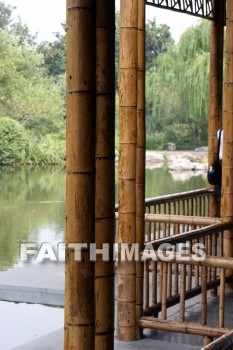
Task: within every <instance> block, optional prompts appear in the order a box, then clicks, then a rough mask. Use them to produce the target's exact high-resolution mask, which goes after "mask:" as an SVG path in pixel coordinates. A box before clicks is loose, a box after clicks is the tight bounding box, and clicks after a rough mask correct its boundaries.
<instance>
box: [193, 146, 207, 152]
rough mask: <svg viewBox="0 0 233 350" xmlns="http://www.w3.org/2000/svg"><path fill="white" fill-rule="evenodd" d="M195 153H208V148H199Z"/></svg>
mask: <svg viewBox="0 0 233 350" xmlns="http://www.w3.org/2000/svg"><path fill="white" fill-rule="evenodd" d="M195 152H208V147H207V146H202V147H197V148H195Z"/></svg>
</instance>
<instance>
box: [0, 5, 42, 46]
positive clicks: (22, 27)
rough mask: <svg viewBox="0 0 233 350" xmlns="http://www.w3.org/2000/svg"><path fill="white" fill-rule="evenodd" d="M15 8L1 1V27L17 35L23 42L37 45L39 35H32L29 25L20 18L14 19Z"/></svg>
mask: <svg viewBox="0 0 233 350" xmlns="http://www.w3.org/2000/svg"><path fill="white" fill-rule="evenodd" d="M14 10H15V7H12V6H10V5H6V4H5V3H4V2H3V1H1V2H0V29H3V30H5V31H7V32H9V33H10V34H12V35H14V36H16V37H17V38H18V40H19V42H20V43H21V44H25V45H29V46H35V44H36V40H37V35H36V34H35V35H32V34H31V33H30V30H29V28H28V26H27V25H26V24H23V23H22V21H21V19H20V18H18V20H17V21H13V19H12V14H13V12H14Z"/></svg>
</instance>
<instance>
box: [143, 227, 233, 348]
mask: <svg viewBox="0 0 233 350" xmlns="http://www.w3.org/2000/svg"><path fill="white" fill-rule="evenodd" d="M232 228H233V223H232V222H229V223H224V224H217V225H211V226H208V227H205V228H202V229H198V230H194V231H191V232H186V233H183V234H177V235H176V236H173V237H169V238H162V239H159V240H157V241H154V242H152V243H151V244H150V247H151V246H152V247H153V249H154V251H155V254H156V259H155V260H152V257H151V254H147V253H145V251H144V252H143V258H144V259H145V261H144V310H143V317H142V318H141V319H140V325H141V327H142V328H151V329H156V330H166V331H172V332H181V333H187V334H196V335H203V336H204V337H205V343H204V345H205V344H209V342H210V341H212V339H213V338H215V337H220V336H222V335H224V334H226V333H227V332H229V331H230V329H227V328H224V324H225V283H226V282H230V281H232V275H231V276H228V275H226V270H227V269H230V268H231V269H232V266H233V265H232V264H233V259H232V258H223V257H222V253H223V233H224V231H226V230H232ZM184 242H186V243H189V246H190V247H191V246H192V244H193V243H195V242H196V243H197V242H198V243H203V244H204V245H205V247H206V253H207V256H206V257H205V258H204V259H202V260H198V261H197V259H196V258H195V256H193V255H191V253H192V251H191V250H190V248H188V250H187V251H186V254H185V255H182V254H181V251H180V244H181V243H184ZM164 243H166V244H168V243H169V244H171V245H172V247H173V252H172V254H173V255H172V256H171V258H170V260H169V261H164V260H163V259H161V255H160V254H162V256H163V257H164V256H167V254H169V253H168V252H166V254H165V252H164V251H161V250H159V247H161V244H164ZM147 246H148V245H147ZM208 290H214V291H215V292H217V290H219V317H218V324H216V325H213V324H212V325H209V324H208V322H207V315H208V302H207V296H208V294H207V293H208ZM197 295H200V304H201V312H200V320H199V322H198V323H197V324H194V323H191V322H187V319H186V318H187V317H186V314H185V308H186V305H187V304H186V303H187V300H188V299H190V298H192V297H194V296H197ZM178 303H180V311H179V315H178V320H171V319H168V308H169V307H171V306H174V305H175V304H178ZM152 316H153V317H152ZM158 316H159V317H158ZM212 322H213V320H212ZM216 349H217V348H216ZM219 349H220V348H219ZM221 349H222V348H221ZM227 349H228V348H227Z"/></svg>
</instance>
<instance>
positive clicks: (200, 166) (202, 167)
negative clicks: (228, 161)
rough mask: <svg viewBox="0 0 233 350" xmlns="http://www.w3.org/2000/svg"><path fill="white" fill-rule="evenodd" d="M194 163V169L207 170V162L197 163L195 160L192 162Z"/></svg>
mask: <svg viewBox="0 0 233 350" xmlns="http://www.w3.org/2000/svg"><path fill="white" fill-rule="evenodd" d="M194 164H195V169H196V170H202V171H205V170H206V171H207V168H208V165H207V163H197V162H195V163H194Z"/></svg>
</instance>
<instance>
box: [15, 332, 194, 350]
mask: <svg viewBox="0 0 233 350" xmlns="http://www.w3.org/2000/svg"><path fill="white" fill-rule="evenodd" d="M200 347H201V346H191V345H188V344H187V343H180V342H179V343H176V342H174V341H172V342H171V341H166V340H155V339H151V338H149V337H148V336H147V337H145V338H144V339H142V340H140V341H136V342H121V341H118V340H115V350H131V349H143V350H149V349H156V350H164V349H166V350H199V349H200ZM12 350H63V330H58V331H56V332H53V333H51V334H49V335H47V336H45V337H42V338H40V339H38V340H36V341H34V342H30V343H28V344H24V345H22V346H20V347H17V348H14V349H12Z"/></svg>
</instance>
